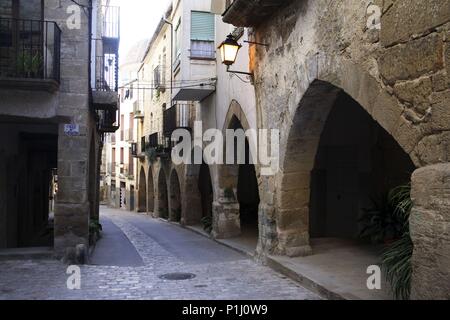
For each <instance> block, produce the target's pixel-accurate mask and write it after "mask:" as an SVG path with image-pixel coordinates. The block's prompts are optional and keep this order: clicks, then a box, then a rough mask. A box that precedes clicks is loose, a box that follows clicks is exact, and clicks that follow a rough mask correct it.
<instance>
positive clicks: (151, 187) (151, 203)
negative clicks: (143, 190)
mask: <svg viewBox="0 0 450 320" xmlns="http://www.w3.org/2000/svg"><path fill="white" fill-rule="evenodd" d="M147 180H148V181H147V212H148V213H150V214H153V213H154V212H155V203H156V201H155V184H154V180H153V170H152V166H150V167H149V168H148V179H147Z"/></svg>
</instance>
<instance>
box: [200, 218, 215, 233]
mask: <svg viewBox="0 0 450 320" xmlns="http://www.w3.org/2000/svg"><path fill="white" fill-rule="evenodd" d="M201 223H202V224H203V230H205V231H206V232H208V233H211V232H212V230H213V219H212V217H203V218H202V219H201Z"/></svg>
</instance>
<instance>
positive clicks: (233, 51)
mask: <svg viewBox="0 0 450 320" xmlns="http://www.w3.org/2000/svg"><path fill="white" fill-rule="evenodd" d="M241 48H242V46H241V45H240V44H239V43H238V42H237V41H236V40H235V39H234V37H233V35H231V34H229V35H228V36H227V38H226V39H225V41H224V42H222V44H221V45H220V46H219V50H220V55H221V57H222V63H223V64H224V65H226V66H231V65H233V64H234V63H235V62H236V58H237V54H238V52H239V50H240V49H241Z"/></svg>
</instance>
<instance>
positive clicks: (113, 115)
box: [97, 110, 120, 143]
mask: <svg viewBox="0 0 450 320" xmlns="http://www.w3.org/2000/svg"><path fill="white" fill-rule="evenodd" d="M117 113H118V110H98V111H97V115H98V130H99V131H100V132H102V133H114V132H116V131H117V130H118V129H119V127H120V124H119V123H118V120H117ZM113 141H114V142H115V135H114V140H113ZM114 142H113V143H114Z"/></svg>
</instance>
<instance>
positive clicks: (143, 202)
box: [138, 167, 147, 212]
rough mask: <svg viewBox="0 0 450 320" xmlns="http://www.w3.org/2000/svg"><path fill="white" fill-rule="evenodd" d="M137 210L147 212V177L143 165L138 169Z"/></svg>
mask: <svg viewBox="0 0 450 320" xmlns="http://www.w3.org/2000/svg"><path fill="white" fill-rule="evenodd" d="M138 212H147V179H146V177H145V169H144V167H141V170H140V171H139V190H138Z"/></svg>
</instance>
